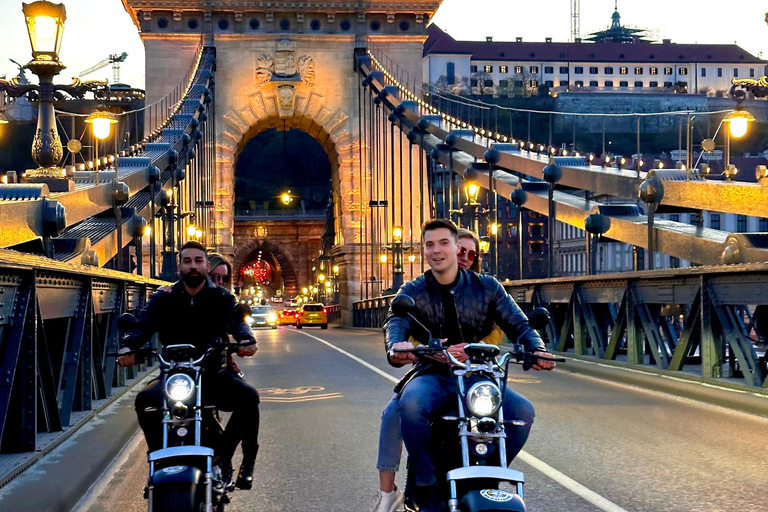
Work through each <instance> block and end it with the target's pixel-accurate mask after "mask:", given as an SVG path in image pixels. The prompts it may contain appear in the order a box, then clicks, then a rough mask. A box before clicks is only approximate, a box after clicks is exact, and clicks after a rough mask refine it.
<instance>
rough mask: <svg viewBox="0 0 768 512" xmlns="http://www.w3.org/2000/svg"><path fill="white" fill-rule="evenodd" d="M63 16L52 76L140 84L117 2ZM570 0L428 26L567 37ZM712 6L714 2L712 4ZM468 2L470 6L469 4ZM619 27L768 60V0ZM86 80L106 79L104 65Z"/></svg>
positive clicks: (586, 9)
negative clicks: (112, 61)
mask: <svg viewBox="0 0 768 512" xmlns="http://www.w3.org/2000/svg"><path fill="white" fill-rule="evenodd" d="M64 4H65V5H66V8H67V21H66V28H65V31H64V41H63V43H62V52H61V59H62V61H63V62H64V64H65V65H66V66H67V69H65V70H64V71H63V72H62V74H61V75H60V76H59V77H58V78H57V81H58V82H69V78H70V77H72V76H77V75H79V73H80V72H81V71H83V70H84V69H86V68H89V67H91V66H93V65H94V64H96V63H98V62H99V61H101V60H103V59H105V58H107V57H108V56H109V54H112V53H122V52H128V59H127V60H126V62H125V63H123V65H122V68H121V81H122V82H125V83H129V84H131V85H133V86H139V87H143V86H144V48H143V45H142V43H141V39H140V38H139V35H138V31H137V29H136V27H135V26H134V25H133V23H132V21H131V19H130V17H129V16H128V14H127V13H126V12H125V9H124V8H123V4H122V2H121V1H120V0H68V1H67V0H64ZM569 5H570V0H537V1H536V2H529V1H526V2H521V1H518V0H444V1H443V3H442V6H441V7H440V10H439V11H438V12H437V14H436V15H435V17H434V20H433V21H434V23H436V24H437V25H438V26H440V27H441V28H442V29H444V30H446V31H447V32H448V33H449V34H451V35H452V36H453V37H454V38H456V39H459V40H483V39H485V37H486V36H493V38H494V40H496V41H505V40H507V41H509V40H511V41H514V39H515V38H516V37H523V39H524V40H525V41H543V40H544V38H545V37H552V38H553V39H554V41H568V39H569V37H570V23H571V21H570V9H569ZM714 5H718V7H717V8H715V7H714ZM470 6H471V8H470ZM613 9H614V0H582V1H581V32H582V34H583V35H586V34H588V33H590V32H594V31H596V30H601V29H603V28H606V27H607V26H608V25H609V24H610V22H611V14H612V13H613ZM618 9H619V13H620V14H621V19H622V23H623V24H625V25H629V26H633V27H639V28H644V29H649V30H654V31H657V33H658V37H659V39H661V38H669V39H672V41H673V42H676V43H701V44H704V43H720V44H724V43H734V42H735V43H737V44H739V45H740V46H741V47H742V48H744V49H745V50H747V51H749V52H750V53H752V54H754V55H760V53H761V52H762V55H763V57H764V58H766V59H768V26H767V25H766V23H765V13H766V11H768V2H766V1H763V0H761V1H757V0H749V1H743V2H738V4H736V7H734V6H732V5H730V4H727V3H722V4H713V3H711V2H701V1H700V0H671V1H670V0H644V1H642V2H639V1H628V0H619V2H618ZM0 13H2V15H0V75H3V74H6V75H7V76H8V77H11V76H15V75H16V67H15V66H14V65H13V64H12V63H11V62H9V61H8V59H9V58H11V59H14V60H16V61H18V62H20V63H22V64H25V63H27V62H28V61H29V60H30V59H31V49H30V45H29V38H28V37H27V33H26V29H25V27H24V16H23V14H22V12H21V1H20V0H0ZM87 78H88V79H109V81H110V83H111V82H112V69H111V67H109V66H108V67H106V68H104V69H102V70H101V71H99V72H97V73H94V74H92V75H89V76H88V77H87Z"/></svg>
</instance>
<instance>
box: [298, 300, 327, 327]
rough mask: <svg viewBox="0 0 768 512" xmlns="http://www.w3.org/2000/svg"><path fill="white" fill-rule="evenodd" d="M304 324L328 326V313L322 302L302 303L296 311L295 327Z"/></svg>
mask: <svg viewBox="0 0 768 512" xmlns="http://www.w3.org/2000/svg"><path fill="white" fill-rule="evenodd" d="M305 325H319V326H320V328H321V329H327V328H328V314H327V313H326V310H325V306H323V305H322V304H304V305H303V306H302V307H301V309H299V311H298V312H297V316H296V328H297V329H301V328H302V327H304V326H305Z"/></svg>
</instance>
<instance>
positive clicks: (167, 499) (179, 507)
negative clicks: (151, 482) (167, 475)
mask: <svg viewBox="0 0 768 512" xmlns="http://www.w3.org/2000/svg"><path fill="white" fill-rule="evenodd" d="M196 491H197V489H196V488H195V487H194V486H189V487H171V488H168V489H162V490H159V489H155V492H154V493H153V497H152V498H153V501H154V502H155V506H154V507H153V508H154V509H155V510H158V511H166V510H167V511H171V510H172V511H173V512H202V511H204V510H205V502H198V501H197V499H196V498H197V493H196Z"/></svg>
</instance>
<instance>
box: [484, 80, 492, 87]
mask: <svg viewBox="0 0 768 512" xmlns="http://www.w3.org/2000/svg"><path fill="white" fill-rule="evenodd" d="M483 85H484V86H485V87H493V80H483Z"/></svg>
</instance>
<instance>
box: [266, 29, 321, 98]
mask: <svg viewBox="0 0 768 512" xmlns="http://www.w3.org/2000/svg"><path fill="white" fill-rule="evenodd" d="M273 81H274V82H301V83H303V84H304V85H306V86H308V87H314V85H315V61H314V59H313V58H312V57H310V56H309V55H301V56H300V57H298V58H297V57H296V52H295V51H294V50H293V45H292V43H291V41H290V40H289V39H281V40H280V41H278V42H277V51H276V52H275V55H274V56H271V55H267V54H262V55H261V56H260V57H258V58H257V59H256V86H257V87H261V86H263V85H265V84H267V83H269V82H273Z"/></svg>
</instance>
